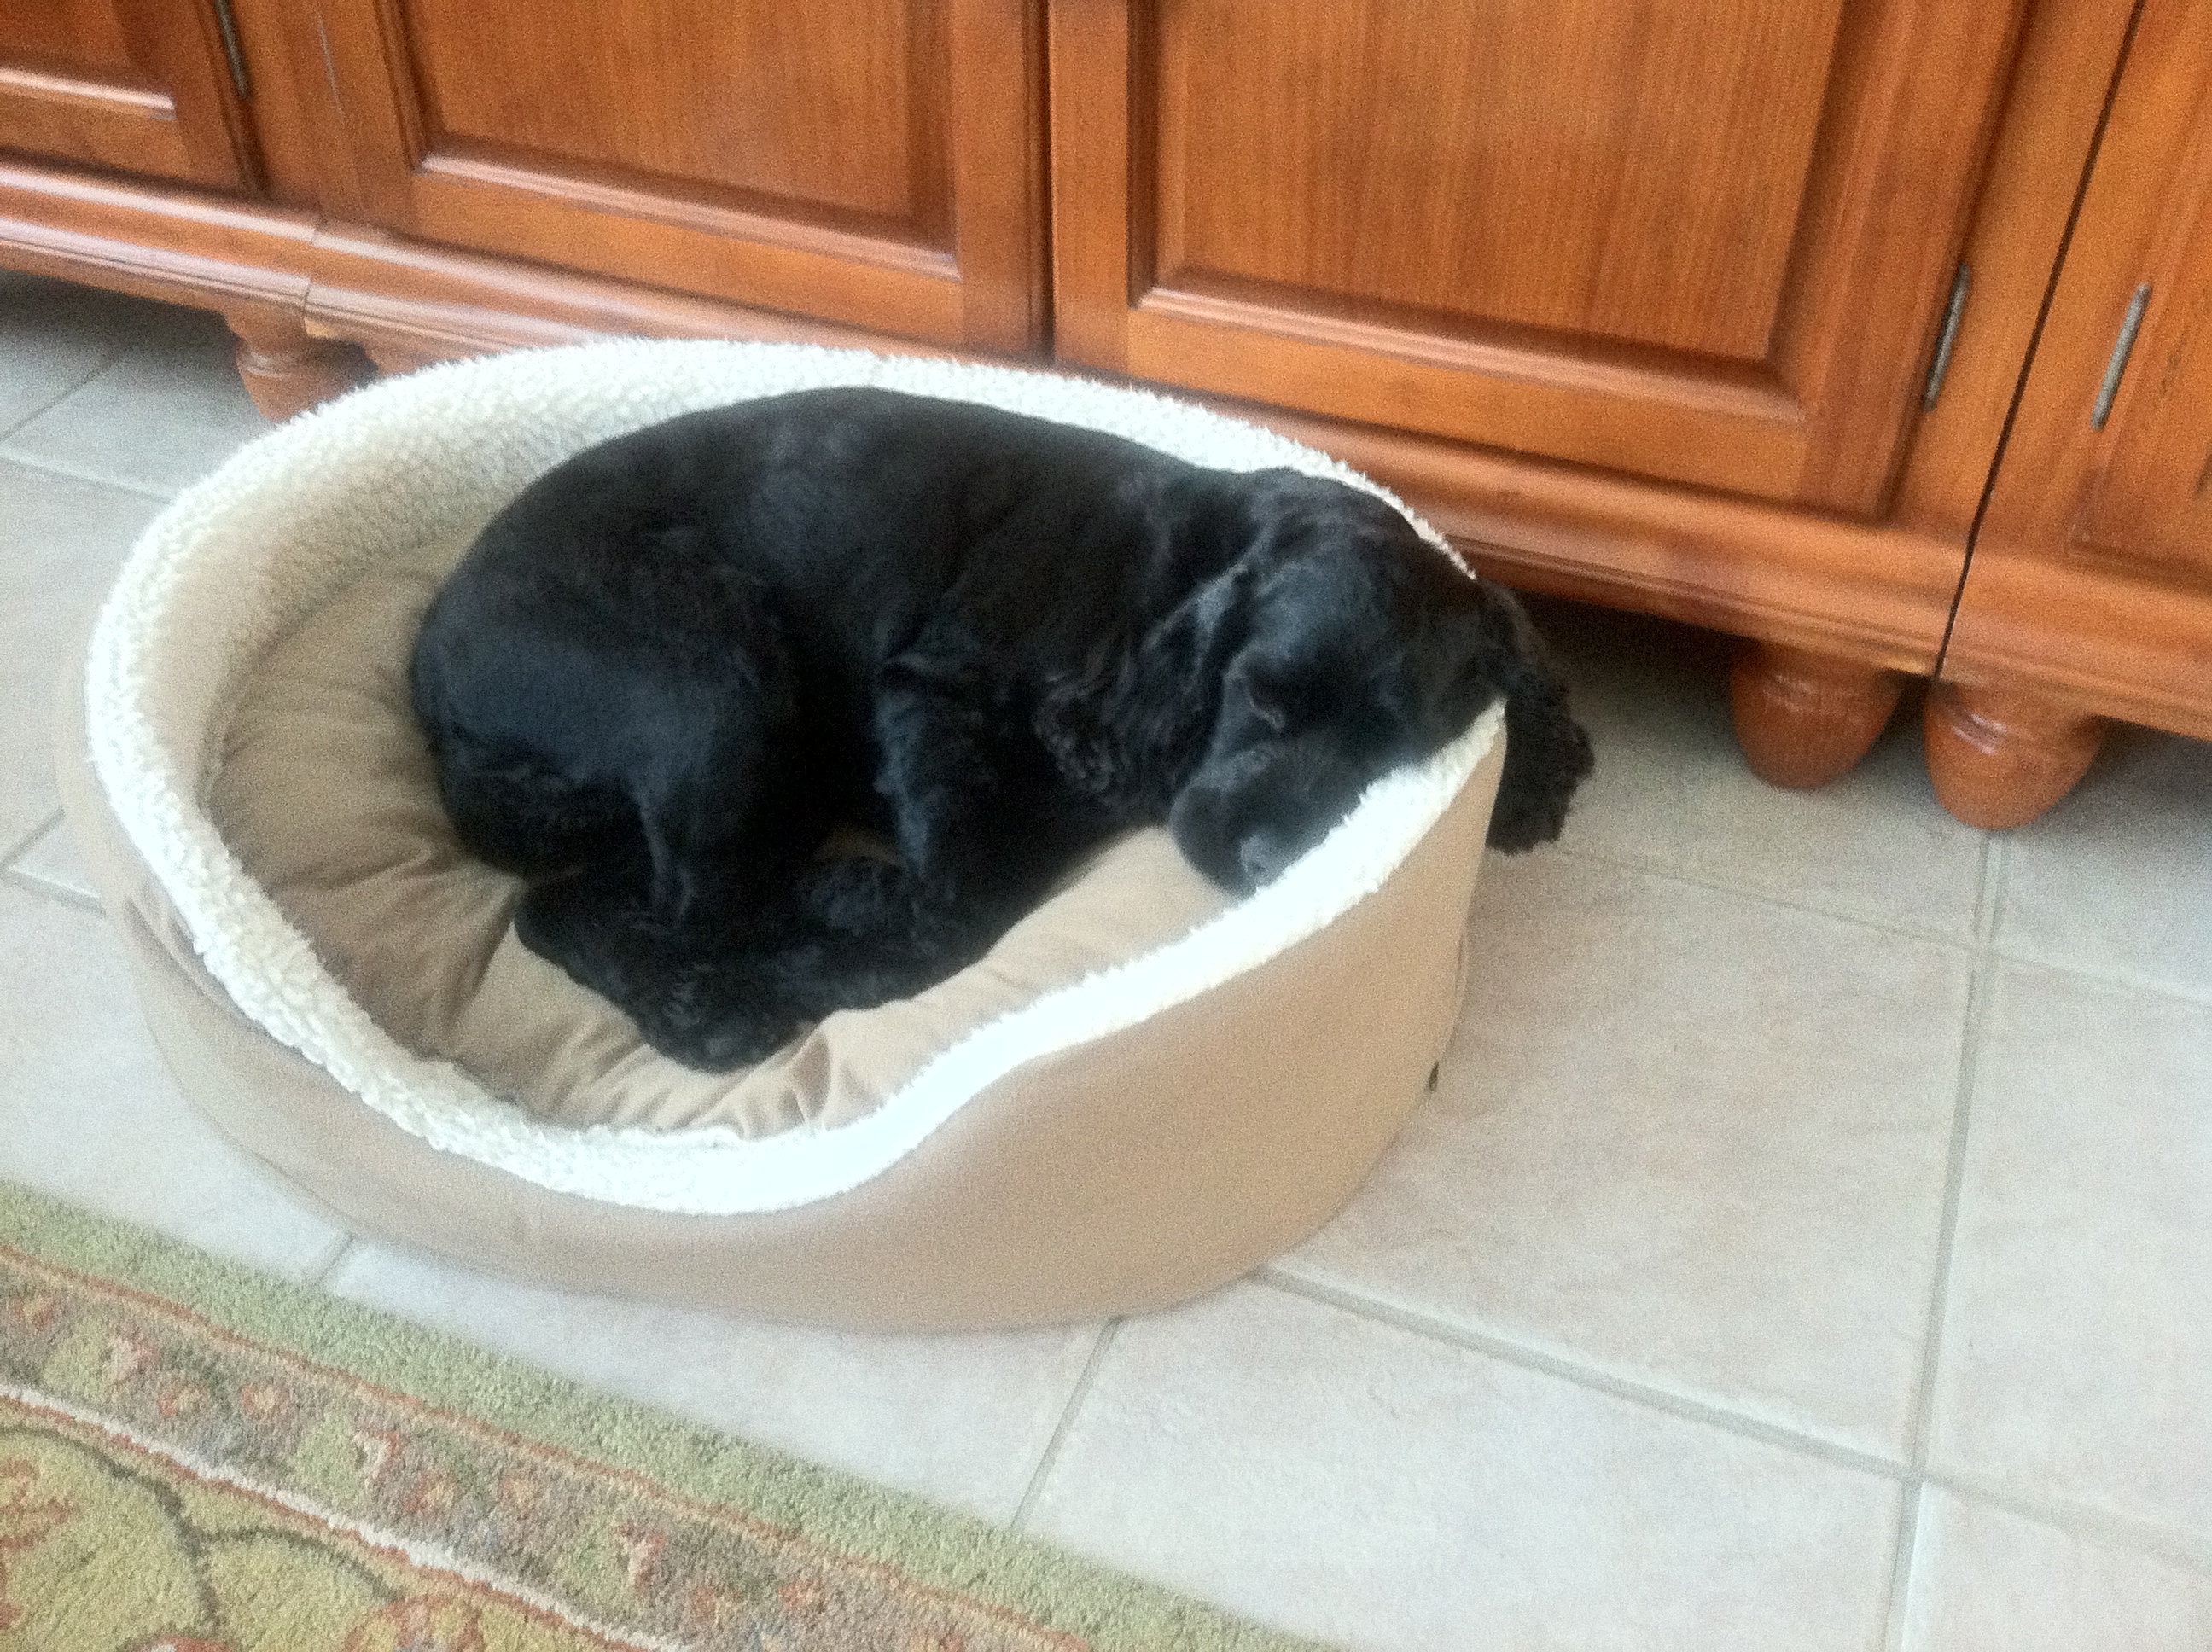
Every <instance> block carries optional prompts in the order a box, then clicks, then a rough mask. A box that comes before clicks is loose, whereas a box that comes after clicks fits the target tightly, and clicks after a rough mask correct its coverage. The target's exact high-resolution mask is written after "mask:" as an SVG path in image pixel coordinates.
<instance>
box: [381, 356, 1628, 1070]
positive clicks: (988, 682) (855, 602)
mask: <svg viewBox="0 0 2212 1652" xmlns="http://www.w3.org/2000/svg"><path fill="white" fill-rule="evenodd" d="M413 684H414V696H415V707H416V713H417V714H418V715H419V716H420V718H421V720H422V727H423V730H424V732H426V733H427V735H428V738H429V742H430V745H431V749H432V750H433V752H434V753H435V757H436V760H437V767H438V777H439V783H440V787H441V791H442V793H443V795H444V798H445V801H446V805H447V810H448V811H450V812H451V814H452V816H453V823H454V826H455V827H456V829H458V830H459V834H460V835H461V837H462V839H463V841H465V843H466V844H467V845H468V846H469V847H471V849H472V850H474V851H475V852H476V853H478V854H480V855H482V856H483V858H484V859H487V860H489V861H490V862H492V863H493V864H495V865H500V866H503V867H506V868H508V869H510V870H512V871H513V872H519V873H520V874H521V875H523V876H524V877H526V878H530V879H532V887H531V889H530V890H529V891H528V892H527V894H526V896H525V897H524V899H523V902H522V903H521V906H520V908H519V909H518V911H517V914H516V917H515V928H516V931H517V932H518V933H519V934H520V937H521V938H522V939H523V941H524V942H525V943H526V944H528V945H529V946H530V947H532V949H533V950H534V951H538V952H539V953H541V954H543V955H544V957H547V958H550V960H552V961H553V962H554V963H558V964H560V965H561V966H562V968H563V969H566V970H567V971H568V973H569V974H570V975H573V976H574V977H575V979H577V980H578V981H581V982H583V983H584V984H585V985H586V986H588V987H593V988H595V989H597V990H598V991H599V992H600V993H604V994H605V996H606V997H608V998H609V999H612V1000H613V1001H614V1002H615V1003H616V1004H617V1005H620V1006H621V1007H622V1008H623V1009H624V1010H625V1011H628V1012H629V1014H630V1016H631V1017H633V1018H634V1019H635V1021H636V1022H637V1024H638V1026H639V1028H640V1029H641V1030H642V1031H643V1033H644V1034H645V1036H646V1037H647V1039H648V1040H650V1041H651V1042H653V1044H654V1045H655V1046H656V1047H658V1048H659V1049H661V1050H662V1051H664V1052H665V1053H666V1054H670V1055H671V1056H674V1057H675V1058H676V1059H677V1060H681V1061H684V1062H688V1063H690V1064H691V1065H694V1066H701V1067H706V1068H709V1069H714V1068H721V1067H726V1066H734V1065H737V1064H739V1063H742V1062H746V1061H750V1060H758V1059H759V1058H760V1057H761V1056H763V1055H764V1054H767V1053H768V1052H769V1050H771V1049H773V1048H775V1047H776V1046H777V1045H778V1044H779V1043H781V1042H782V1041H783V1040H784V1039H785V1038H787V1037H788V1036H790V1034H791V1032H792V1031H793V1029H794V1028H795V1027H796V1026H797V1025H799V1023H804V1022H805V1021H809V1020H813V1019H818V1018H819V1017H822V1016H823V1015H826V1014H828V1013H829V1011H832V1010H836V1009H839V1008H843V1007H848V1006H863V1005H872V1004H876V1003H880V1002H883V1001H884V1000H885V999H890V998H894V997H899V996H903V995H906V994H908V993H914V992H916V991H919V990H920V989H921V987H925V986H927V985H928V984H929V983H930V982H932V981H936V980H938V979H940V978H942V977H943V976H944V975H947V974H949V973H951V971H952V970H954V969H958V968H960V967H962V966H963V965H964V964H966V963H969V962H970V961H972V960H973V959H974V958H975V957H979V956H980V955H981V952H982V951H984V950H985V949H986V948H987V946H988V945H989V944H990V943H991V942H992V941H993V940H994V938H996V937H997V936H998V935H999V934H1000V932H1003V931H1004V930H1005V928H1006V926H1008V925H1009V924H1010V923H1012V921H1013V920H1015V919H1016V918H1018V917H1019V916H1020V915H1021V914H1023V913H1024V911H1026V910H1027V909H1028V908H1030V906H1032V905H1033V904H1034V903H1035V902H1036V901H1037V900H1038V899H1039V898H1040V897H1041V896H1042V894H1043V893H1044V892H1045V891H1046V890H1048V887H1049V886H1050V885H1051V884H1052V883H1053V881H1054V879H1055V878H1057V877H1058V876H1059V875H1060V873H1061V872H1064V871H1065V870H1066V868H1067V866H1068V865H1069V864H1070V862H1071V861H1072V860H1073V859H1074V858H1075V857H1076V856H1077V855H1079V853H1081V852H1082V851H1083V850H1084V849H1085V848H1086V847H1089V846H1091V845H1093V844H1096V843H1097V842H1098V841H1100V840H1101V839H1102V838H1103V837H1105V836H1106V835H1109V834H1110V833H1113V832H1115V831H1116V830H1119V829H1122V828H1125V827H1128V826H1131V825H1134V824H1138V823H1151V822H1160V821H1164V822H1165V823H1167V825H1168V828H1169V829H1170V831H1171V832H1172V833H1173V835H1174V836H1175V840H1176V843H1177V844H1178V845H1179V846H1180V847H1181V848H1182V852H1183V853H1184V854H1185V855H1186V856H1188V859H1190V860H1191V862H1192V863H1193V864H1194V865H1196V866H1197V867H1198V868H1199V869H1200V871H1201V872H1205V873H1206V876H1208V877H1209V878H1212V879H1213V880H1214V881H1215V882H1217V883H1218V884H1222V885H1224V886H1225V887H1227V888H1229V889H1231V890H1240V891H1242V890H1250V889H1252V888H1253V887H1254V886H1255V885H1257V884H1261V883H1264V882H1266V881H1267V879H1268V878H1272V877H1273V875H1274V874H1275V873H1276V872H1279V871H1280V870H1281V869H1282V868H1283V867H1284V866H1285V865H1287V864H1288V863H1289V862H1290V861H1291V860H1292V859H1295V858H1296V857H1297V855H1299V854H1300V853H1303V852H1304V850H1306V849H1307V848H1308V847H1310V846H1312V845H1313V844H1314V843H1316V841H1319V840H1320V839H1321V837H1322V835H1324V834H1326V832H1327V831H1328V829H1329V828H1330V827H1331V826H1332V825H1334V823H1336V822H1337V821H1338V820H1339V819H1340V818H1341V817H1343V816H1344V815H1345V814H1346V812H1347V811H1349V810H1350V808H1351V806H1352V804H1353V803H1354V802H1355V801H1356V800H1357V799H1358V796H1359V794H1360V793H1361V791H1362V790H1363V789H1364V787H1366V785H1367V784H1368V783H1369V782H1370V780H1374V779H1375V778H1376V776H1378V775H1380V774H1383V773H1384V772H1386V771H1387V770H1389V769H1390V768H1394V767H1395V766H1396V765H1398V764H1401V763H1404V762H1410V761H1413V760H1414V759H1418V758H1420V757H1424V756H1427V755H1429V754H1431V753H1432V752H1434V751H1435V750H1437V749H1438V748H1439V747H1441V746H1443V744H1446V743H1448V742H1449V740H1451V739H1452V738H1454V737H1455V736H1456V735H1458V734H1459V733H1461V732H1462V731H1464V730H1465V729H1466V728H1467V726H1468V724H1469V722H1470V721H1471V720H1473V719H1474V717H1475V715H1476V714H1478V713H1480V712H1481V711H1482V710H1483V709H1484V708H1486V707H1488V706H1489V705H1491V704H1492V702H1494V701H1497V700H1498V699H1499V698H1500V697H1503V698H1504V701H1505V718H1506V729H1507V734H1508V744H1507V749H1506V762H1505V772H1504V783H1503V787H1502V790H1501V793H1500V795H1499V798H1498V808H1497V812H1496V814H1495V816H1494V817H1493V819H1492V824H1491V829H1490V841H1491V842H1492V844H1493V845H1495V846H1497V847H1499V848H1502V849H1524V848H1527V847H1529V846H1531V845H1533V844H1534V843H1537V842H1540V841H1546V840H1548V839H1550V838H1553V837H1555V836H1557V835H1558V834H1559V827H1560V824H1561V823H1562V821H1563V819H1564V817H1565V811H1566V805H1567V799H1568V797H1569V795H1570V794H1571V793H1572V791H1573V790H1574V787H1575V786H1576V784H1577V782H1578V781H1579V780H1581V779H1582V777H1583V774H1585V773H1587V772H1588V770H1589V764H1590V757H1589V742H1588V741H1587V739H1586V738H1584V737H1583V732H1582V731H1581V730H1580V729H1579V728H1577V726H1575V724H1574V723H1573V722H1572V721H1571V720H1570V718H1569V717H1568V715H1567V710H1566V702H1565V692H1564V690H1563V689H1562V688H1561V687H1560V685H1559V682H1558V680H1557V678H1556V677H1554V676H1553V674H1552V672H1551V671H1550V670H1549V668H1548V667H1547V665H1546V664H1545V663H1544V659H1543V656H1542V652H1541V647H1540V646H1539V645H1538V643H1537V641H1536V639H1535V638H1534V635H1533V633H1532V632H1531V630H1530V629H1529V627H1528V622H1527V620H1526V619H1525V617H1524V616H1522V611H1521V609H1520V607H1519V605H1518V604H1516V602H1515V601H1514V600H1513V598H1511V597H1510V596H1509V595H1507V594H1506V593H1505V592H1504V591H1502V590H1500V589H1498V587H1497V586H1492V585H1489V584H1486V583H1478V582H1477V581H1475V580H1472V579H1470V578H1469V577H1468V576H1467V575H1466V574H1463V573H1462V572H1461V571H1460V570H1459V569H1458V568H1455V567H1454V566H1453V565H1452V563H1451V562H1450V561H1449V558H1448V557H1446V556H1444V555H1443V554H1442V553H1441V552H1439V551H1438V550H1436V549H1434V548H1433V547H1432V546H1431V545H1429V544H1425V543H1424V542H1423V541H1422V540H1421V539H1420V538H1419V536H1417V535H1416V534H1415V533H1414V531H1413V529H1412V528H1411V527H1410V526H1409V525H1407V522H1406V520H1405V519H1404V518H1403V517H1402V516H1401V515H1400V514H1399V513H1397V512H1396V511H1395V510H1393V509H1392V508H1391V507H1389V505H1387V504H1385V503H1383V501H1380V500H1378V499H1376V498H1375V497H1374V496H1373V495H1370V494H1366V493H1364V492H1361V491H1359V490H1358V489H1353V488H1350V487H1346V486H1345V485H1344V484H1342V483H1335V482H1328V481H1320V480H1316V479H1315V478H1312V477H1307V476H1304V475H1302V474H1299V473H1298V472H1296V471H1287V470H1279V471H1260V472H1256V473H1251V474H1237V473H1232V472H1226V471H1208V470H1203V469H1200V468H1199V467H1197V466H1194V465H1187V464H1184V463H1182V462H1181V461H1179V460H1176V459H1170V458H1168V457H1166V456H1164V455H1163V454H1161V453H1159V452H1155V451H1153V450H1152V449H1151V448H1148V447H1144V446H1138V445H1136V444H1134V443H1131V442H1127V441H1123V440H1118V439H1116V438H1114V437H1111V436H1107V435H1103V434H1097V433H1095V432H1092V431H1089V430H1082V429H1075V428H1069V427H1066V426H1062V425H1056V424H1052V423H1048V422H1042V421H1039V420H1034V419H1028V418H1024V417H1021V416H1017V415H1014V414H1010V413H1005V412H1000V411H998V410H994V409H990V408H985V407H977V406H971V405H968V404H962V403H953V402H939V401H934V400H929V399H925V398H914V397H907V396H900V395H895V394H892V393H890V392H883V391H874V390H858V389H853V390H823V391H810V392H800V393H798V394H795V395H788V396H780V397H775V398H769V399H764V400H761V401H755V402H748V403H744V404H740V405H738V406H736V407H731V408H723V409H716V410H711V411H708V412H702V413H694V414H690V415H689V416H684V417H682V418H678V419H675V420H672V421H671V422H667V423H665V424H662V425H659V426H656V427H654V428H650V429H646V430H641V431H638V432H635V434H630V435H628V436H623V437H621V438H619V439H617V440H613V441H610V442H607V443H605V444H604V445H603V446H599V447H595V448H592V449H591V450H590V451H588V452H584V453H581V454H580V455H578V456H577V457H576V458H574V459H570V460H568V462H567V463H565V464H563V465H560V466H558V467H557V468H556V469H555V470H553V471H550V473H548V474H547V475H545V476H544V477H540V478H539V479H538V481H537V482H536V483H532V485H531V487H530V488H528V489H526V491H525V492H524V493H523V494H522V495H520V497H519V498H517V499H516V500H515V501H513V503H512V504H511V505H509V506H508V507H507V508H506V509H505V510H504V511H502V512H501V513H500V515H499V516H498V517H497V518H495V519H494V520H493V521H492V523H491V525H489V527H487V528H486V529H485V530H484V531H483V536H482V538H479V539H478V540H477V544H475V546H474V547H473V548H472V549H471V551H470V552H469V554H468V556H467V557H466V559H465V561H464V562H462V563H461V565H460V566H459V568H457V569H456V570H455V572H454V573H453V576H452V578H451V579H450V580H449V581H448V582H447V585H446V586H445V587H444V589H443V590H442V591H441V592H440V593H439V595H438V597H437V599H436V600H435V603H434V604H432V606H431V608H430V610H429V613H428V616H427V618H426V619H425V621H424V623H423V626H422V635H421V638H420V640H419V641H418V642H417V643H416V652H415V659H414V676H413ZM841 823H854V824H860V825H863V826H867V827H872V828H873V829H877V830H878V831H881V832H884V833H886V834H888V835H889V836H890V838H891V839H892V840H893V841H895V842H896V847H897V858H896V860H895V861H894V860H891V859H886V858H882V857H872V856H868V855H848V856H825V855H823V854H822V853H818V852H819V851H820V850H821V848H822V846H823V841H824V839H825V837H826V836H827V835H828V834H829V832H830V830H831V829H832V828H833V827H836V826H837V825H839V824H841Z"/></svg>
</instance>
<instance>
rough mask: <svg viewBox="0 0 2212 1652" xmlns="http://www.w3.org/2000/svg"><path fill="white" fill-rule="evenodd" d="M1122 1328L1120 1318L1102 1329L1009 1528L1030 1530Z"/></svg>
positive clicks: (1009, 1522)
mask: <svg viewBox="0 0 2212 1652" xmlns="http://www.w3.org/2000/svg"><path fill="white" fill-rule="evenodd" d="M1120 1330H1121V1320H1120V1319H1119V1318H1115V1319H1110V1320H1108V1321H1106V1323H1105V1324H1104V1325H1103V1326H1102V1327H1099V1331H1098V1340H1097V1341H1096V1342H1094V1343H1092V1344H1091V1357H1090V1358H1089V1359H1088V1360H1086V1361H1085V1363H1084V1366H1083V1375H1082V1376H1079V1377H1077V1378H1076V1379H1075V1387H1074V1388H1072V1389H1071V1390H1069V1392H1068V1396H1067V1403H1066V1405H1065V1406H1061V1407H1060V1421H1059V1422H1058V1423H1057V1424H1054V1427H1053V1430H1052V1438H1051V1439H1049V1440H1048V1441H1046V1442H1045V1447H1044V1451H1043V1453H1042V1455H1040V1456H1039V1457H1038V1458H1037V1466H1036V1468H1035V1469H1033V1470H1031V1471H1030V1483H1029V1485H1027V1486H1026V1487H1025V1488H1024V1490H1023V1492H1022V1500H1021V1502H1020V1503H1019V1504H1018V1505H1017V1506H1016V1508H1015V1509H1014V1514H1013V1518H1012V1519H1011V1520H1009V1521H1007V1522H1006V1529H1007V1530H1009V1531H1013V1532H1019V1531H1025V1530H1026V1529H1028V1526H1029V1519H1030V1511H1031V1510H1032V1509H1035V1508H1036V1500H1037V1498H1038V1497H1040V1496H1041V1495H1042V1493H1043V1491H1044V1483H1045V1482H1046V1481H1047V1480H1048V1479H1051V1478H1052V1471H1053V1469H1054V1467H1056V1466H1057V1465H1058V1464H1059V1462H1060V1448H1061V1447H1062V1446H1064V1445H1066V1442H1067V1436H1068V1434H1069V1432H1070V1431H1071V1430H1073V1428H1074V1426H1075V1414H1076V1413H1077V1412H1079V1411H1080V1410H1082V1409H1083V1402H1084V1401H1085V1400H1088V1399H1089V1398H1090V1397H1091V1385H1092V1384H1093V1383H1094V1382H1097V1380H1098V1368H1099V1367H1100V1366H1101V1365H1103V1364H1105V1363H1106V1351H1107V1350H1108V1349H1109V1348H1110V1347H1112V1346H1113V1344H1114V1338H1115V1335H1116V1334H1117V1333H1119V1332H1120Z"/></svg>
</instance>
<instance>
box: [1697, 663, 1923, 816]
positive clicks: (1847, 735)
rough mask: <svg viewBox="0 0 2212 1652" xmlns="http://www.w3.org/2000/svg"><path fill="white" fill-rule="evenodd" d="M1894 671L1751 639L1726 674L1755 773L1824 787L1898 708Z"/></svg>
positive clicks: (1780, 782) (1899, 684) (1900, 684)
mask: <svg viewBox="0 0 2212 1652" xmlns="http://www.w3.org/2000/svg"><path fill="white" fill-rule="evenodd" d="M1903 688H1904V679H1903V678H1901V677H1899V676H1898V674H1897V673H1896V672H1894V671H1883V670H1882V669H1881V667H1880V666H1876V665H1864V664H1863V663H1861V662H1859V661H1857V660H1851V659H1838V658H1836V657H1835V656H1833V655H1832V654H1816V653H1808V652H1807V651H1805V650H1804V649H1802V648H1785V647H1782V646H1781V645H1780V644H1779V643H1773V642H1747V643H1745V644H1744V645H1743V646H1742V647H1741V648H1740V649H1738V650H1737V652H1736V656H1735V665H1734V666H1733V668H1732V669H1731V670H1730V671H1729V698H1730V700H1731V701H1733V702H1734V705H1735V738H1736V740H1737V742H1738V744H1741V746H1742V747H1743V755H1744V757H1745V759H1746V760H1747V762H1749V763H1750V764H1751V768H1752V772H1753V774H1757V775H1758V776H1759V778H1760V779H1761V780H1769V781H1771V782H1772V783H1773V784H1774V785H1776V786H1787V787H1796V788H1798V789H1804V788H1808V787H1815V786H1826V784H1827V783H1828V782H1829V781H1830V780H1834V779H1835V778H1836V777H1837V776H1838V775H1839V774H1844V773H1845V772H1847V771H1848V770H1849V769H1850V767H1851V765H1852V764H1854V763H1856V762H1858V760H1859V759H1860V758H1862V757H1863V756H1866V754H1867V750H1868V749H1869V747H1870V746H1872V745H1873V744H1874V743H1875V739H1876V738H1879V737H1880V735H1881V731H1882V729H1883V728H1884V726H1887V723H1888V722H1889V714H1890V713H1891V712H1893V711H1894V710H1895V709H1896V708H1897V696H1898V695H1899V692H1900V691H1901V690H1902V689H1903Z"/></svg>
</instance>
